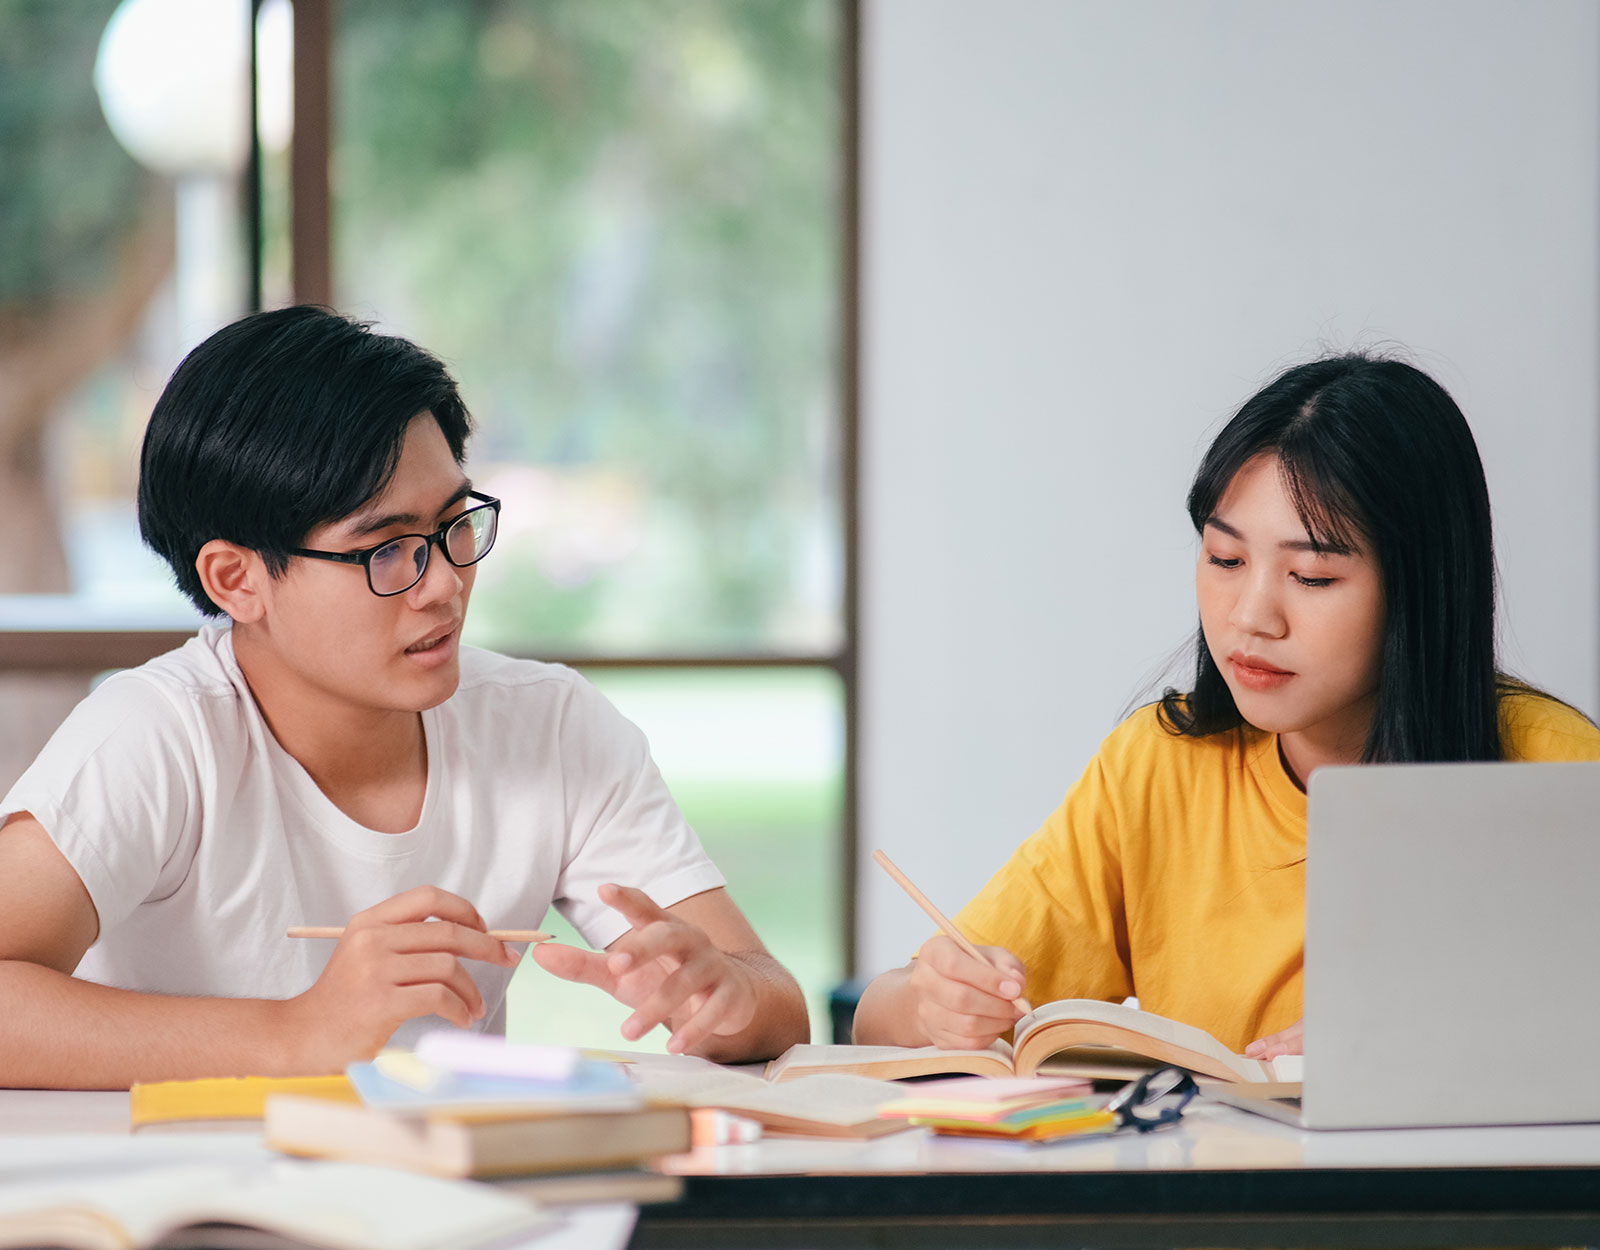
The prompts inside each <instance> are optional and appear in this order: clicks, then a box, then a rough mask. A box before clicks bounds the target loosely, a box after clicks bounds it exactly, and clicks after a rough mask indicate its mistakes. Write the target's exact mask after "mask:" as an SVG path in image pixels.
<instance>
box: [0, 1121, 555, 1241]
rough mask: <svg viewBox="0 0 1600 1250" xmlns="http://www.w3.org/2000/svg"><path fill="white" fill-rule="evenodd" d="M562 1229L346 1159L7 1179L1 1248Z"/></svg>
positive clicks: (483, 1194)
mask: <svg viewBox="0 0 1600 1250" xmlns="http://www.w3.org/2000/svg"><path fill="white" fill-rule="evenodd" d="M330 1105H331V1104H330ZM554 1222H555V1221H554V1220H553V1219H552V1217H551V1216H550V1215H548V1214H545V1213H542V1212H540V1211H539V1210H538V1209H537V1208H535V1207H533V1206H531V1205H530V1204H529V1203H528V1202H527V1201H526V1200H524V1199H521V1198H516V1197H512V1196H511V1195H508V1194H502V1193H497V1192H496V1191H495V1190H493V1189H491V1188H490V1187H488V1186H486V1185H477V1184H473V1183H471V1182H467V1181H443V1180H437V1179H435V1178H433V1177H427V1176H411V1175H407V1174H406V1173H404V1172H394V1171H390V1170H389V1169H387V1168H371V1167H358V1166H356V1165H353V1164H341V1163H297V1162H289V1161H279V1162H270V1163H255V1164H244V1165H241V1164H236V1163H229V1164H190V1165H181V1166H176V1167H156V1168H139V1169H135V1170H133V1171H128V1172H120V1173H116V1174H110V1175H98V1176H97V1175H93V1174H87V1175H79V1176H73V1177H70V1178H68V1177H59V1178H57V1177H52V1178H48V1179H44V1178H41V1177H39V1176H38V1175H31V1176H29V1177H27V1179H26V1180H25V1181H21V1182H17V1183H0V1248H4V1250H11V1248H12V1247H22V1246H65V1247H69V1248H70V1250H153V1248H155V1247H168V1246H172V1247H176V1246H213V1247H215V1246H224V1245H232V1244H237V1243H238V1242H240V1241H241V1240H247V1241H248V1242H249V1244H252V1245H256V1246H263V1245H271V1244H274V1243H276V1244H280V1245H285V1246H290V1245H292V1246H297V1247H301V1248H302V1250H303V1248H304V1247H308V1246H314V1247H321V1248H323V1250H469V1248H471V1247H476V1246H483V1245H486V1244H490V1243H496V1244H499V1243H503V1242H504V1241H505V1239H507V1238H517V1239H522V1240H526V1239H529V1238H531V1237H532V1236H533V1235H534V1234H535V1233H537V1232H538V1231H539V1230H541V1229H544V1228H546V1227H549V1226H550V1225H551V1224H553V1223H554ZM240 1230H249V1231H248V1234H247V1236H245V1237H241V1235H240Z"/></svg>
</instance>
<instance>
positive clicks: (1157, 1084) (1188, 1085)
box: [1105, 1066, 1200, 1133]
mask: <svg viewBox="0 0 1600 1250" xmlns="http://www.w3.org/2000/svg"><path fill="white" fill-rule="evenodd" d="M1158 1078H1160V1080H1159V1081H1158ZM1152 1087H1154V1088H1152ZM1199 1090H1200V1087H1199V1086H1198V1085H1197V1084H1195V1079H1194V1076H1193V1075H1192V1074H1190V1073H1189V1072H1187V1071H1185V1070H1184V1069H1183V1068H1178V1067H1172V1066H1168V1067H1165V1068H1157V1069H1155V1071H1153V1072H1146V1073H1145V1074H1144V1075H1143V1076H1141V1077H1140V1078H1139V1079H1138V1080H1137V1081H1134V1082H1132V1083H1131V1084H1128V1085H1124V1086H1123V1087H1122V1088H1121V1089H1119V1090H1118V1091H1117V1092H1116V1093H1115V1094H1114V1095H1112V1097H1111V1101H1110V1102H1108V1103H1106V1108H1105V1109H1106V1110H1107V1111H1110V1112H1112V1113H1113V1114H1114V1115H1115V1116H1116V1117H1117V1127H1118V1128H1131V1129H1133V1130H1134V1131H1135V1132H1138V1133H1148V1132H1151V1131H1152V1130H1154V1129H1158V1128H1164V1127H1165V1126H1166V1125H1168V1124H1175V1123H1177V1121H1178V1119H1179V1117H1180V1116H1182V1115H1183V1110H1184V1108H1185V1107H1187V1106H1188V1105H1189V1103H1190V1102H1192V1101H1193V1100H1194V1096H1195V1094H1197V1093H1198V1092H1199ZM1174 1096H1175V1097H1176V1098H1177V1099H1178V1101H1177V1103H1176V1104H1175V1105H1173V1106H1171V1107H1165V1108H1163V1109H1162V1110H1161V1111H1158V1112H1157V1113H1156V1114H1155V1115H1154V1116H1153V1117H1152V1118H1150V1119H1144V1118H1143V1117H1141V1116H1140V1115H1138V1114H1137V1113H1138V1111H1139V1109H1140V1108H1142V1107H1144V1106H1145V1105H1146V1103H1151V1102H1158V1101H1159V1100H1161V1099H1163V1098H1169V1097H1174Z"/></svg>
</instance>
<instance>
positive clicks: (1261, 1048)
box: [1244, 1020, 1306, 1059]
mask: <svg viewBox="0 0 1600 1250" xmlns="http://www.w3.org/2000/svg"><path fill="white" fill-rule="evenodd" d="M1305 1039H1306V1022H1305V1021H1304V1020H1296V1021H1295V1022H1294V1023H1293V1024H1291V1025H1290V1026H1289V1027H1288V1028H1286V1029H1284V1030H1283V1031H1281V1032H1279V1033H1272V1034H1269V1035H1268V1036H1266V1037H1263V1038H1262V1039H1261V1040H1260V1041H1257V1042H1251V1043H1250V1044H1249V1045H1248V1046H1246V1047H1245V1048H1244V1053H1245V1057H1246V1058H1247V1059H1276V1058H1277V1057H1278V1056H1279V1055H1303V1054H1305V1053H1306V1040H1305Z"/></svg>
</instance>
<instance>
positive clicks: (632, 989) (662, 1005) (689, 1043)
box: [533, 885, 761, 1054]
mask: <svg viewBox="0 0 1600 1250" xmlns="http://www.w3.org/2000/svg"><path fill="white" fill-rule="evenodd" d="M600 901H601V902H602V903H604V904H606V906H608V907H611V908H614V909H615V910H616V911H618V912H620V913H621V914H622V916H623V918H624V919H626V920H627V922H628V923H629V924H630V925H631V926H632V928H631V930H630V931H629V932H627V933H625V934H623V935H622V937H620V938H618V939H617V940H616V941H615V942H613V943H612V944H611V945H610V946H609V947H608V948H607V949H606V951H605V952H604V953H601V952H599V951H584V950H579V949H578V948H577V947H574V946H563V945H561V944H559V943H555V942H545V943H541V944H540V945H539V946H536V947H534V949H533V958H534V960H535V961H536V962H537V963H538V965H539V966H540V967H541V968H543V969H544V970H545V971H546V972H549V973H551V974H553V975H554V976H558V977H561V978H562V979H563V980H566V981H578V982H581V983H582V984H584V985H593V986H595V987H597V988H599V989H602V990H604V991H605V992H606V993H607V994H610V995H611V996H612V997H613V998H615V999H616V1000H617V1001H618V1002H620V1003H622V1004H624V1005H625V1006H628V1007H632V1008H633V1009H634V1010H633V1014H632V1015H631V1016H629V1017H628V1018H627V1019H626V1020H624V1021H623V1022H622V1036H623V1037H625V1038H627V1039H628V1040H629V1041H630V1042H633V1041H638V1040H639V1039H640V1038H641V1037H643V1036H644V1035H645V1034H646V1033H648V1032H649V1031H650V1030H651V1029H653V1028H655V1026H656V1025H658V1024H665V1025H666V1026H667V1027H668V1029H669V1030H671V1033H672V1036H671V1037H670V1038H669V1039H668V1041H667V1050H668V1051H670V1052H671V1053H673V1054H683V1053H686V1052H688V1051H691V1050H693V1049H694V1048H695V1047H697V1046H699V1045H700V1044H701V1043H702V1042H704V1041H705V1040H706V1039H707V1038H709V1037H711V1036H713V1035H716V1036H727V1035H731V1034H735V1033H742V1032H743V1031H744V1030H745V1029H747V1028H748V1027H749V1026H750V1024H751V1023H752V1021H753V1020H754V1018H755V1014H756V1007H757V1004H758V1002H759V1001H760V997H761V983H760V979H759V978H758V977H757V975H756V973H755V972H754V971H753V970H752V969H751V967H750V966H749V965H748V964H746V963H745V962H743V961H742V960H740V959H739V958H737V957H736V956H735V955H733V954H730V953H729V952H727V951H724V950H720V949H719V948H718V947H717V946H716V945H715V944H714V943H713V942H712V941H711V939H710V938H709V937H708V936H707V935H706V933H705V931H704V930H703V929H701V928H700V927H699V926H698V925H693V924H690V923H689V922H688V921H686V920H683V919H681V918H680V917H678V916H675V915H673V914H672V913H671V912H670V911H667V910H665V909H664V908H661V907H657V906H656V905H655V903H653V902H651V901H650V896H649V895H647V894H646V893H645V892H644V891H643V890H635V889H631V888H629V887H627V886H620V885H603V886H601V887H600Z"/></svg>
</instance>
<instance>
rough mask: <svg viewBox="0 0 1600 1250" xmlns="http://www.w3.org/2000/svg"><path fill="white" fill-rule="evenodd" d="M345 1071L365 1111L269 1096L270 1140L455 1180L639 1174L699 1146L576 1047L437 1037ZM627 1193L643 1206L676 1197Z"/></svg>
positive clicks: (610, 1066)
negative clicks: (603, 1172) (637, 1171)
mask: <svg viewBox="0 0 1600 1250" xmlns="http://www.w3.org/2000/svg"><path fill="white" fill-rule="evenodd" d="M346 1075H347V1076H348V1077H349V1080H350V1084H351V1085H352V1086H353V1087H354V1089H355V1091H356V1093H357V1094H358V1095H359V1096H360V1099H361V1101H360V1103H359V1104H352V1103H348V1102H340V1101H335V1100H332V1099H326V1098H315V1097H305V1096H299V1095H294V1094H279V1095H274V1096H272V1097H269V1098H268V1099H267V1100H266V1115H265V1121H264V1127H265V1133H266V1140H267V1144H268V1145H269V1146H271V1147H272V1148H274V1149H276V1150H280V1151H283V1152H284V1153H286V1154H292V1155H300V1156H305V1157H310V1158H332V1159H343V1160H348V1161H353V1162H359V1163H376V1164H384V1165H387V1166H390V1167H400V1168H408V1169H411V1170H413V1171H418V1172H427V1173H432V1174H434V1175H438V1176H452V1177H506V1176H518V1175H523V1176H525V1175H529V1174H534V1173H555V1172H560V1173H568V1174H570V1173H574V1172H578V1171H590V1172H592V1171H594V1170H596V1169H622V1168H638V1167H639V1166H640V1165H642V1164H645V1163H648V1162H649V1161H651V1160H653V1159H656V1158H659V1157H660V1156H663V1155H668V1154H676V1153H678V1152H680V1151H684V1150H687V1149H689V1145H690V1126H689V1113H688V1111H687V1110H686V1109H685V1108H684V1107H682V1106H668V1105H661V1104H659V1103H654V1102H650V1101H647V1100H646V1099H645V1097H644V1096H643V1094H642V1093H641V1092H640V1090H639V1088H638V1087H637V1086H636V1085H635V1084H634V1083H633V1082H632V1081H631V1080H629V1079H628V1076H627V1074H626V1073H624V1072H623V1071H622V1069H621V1068H620V1067H619V1066H618V1065H617V1064H615V1063H610V1062H606V1061H602V1060H597V1059H592V1058H586V1057H584V1056H583V1055H582V1054H581V1052H579V1051H578V1050H577V1049H575V1048H569V1047H550V1046H529V1045H522V1044H518V1043H513V1042H507V1041H505V1040H504V1039H502V1038H496V1037H485V1036H481V1035H474V1034H460V1033H438V1034H429V1035H426V1036H424V1037H423V1038H421V1039H420V1040H419V1042H418V1045H417V1049H416V1050H415V1051H414V1052H412V1051H397V1052H392V1053H386V1054H383V1055H379V1056H378V1058H377V1059H375V1060H373V1061H372V1062H371V1063H358V1064H352V1065H350V1067H349V1068H348V1069H346ZM658 1179H659V1180H660V1181H662V1182H666V1181H668V1180H669V1179H670V1178H666V1177H661V1178H658ZM666 1187H667V1186H658V1188H663V1189H664V1188H666ZM605 1188H606V1187H605V1186H601V1189H602V1190H603V1189H605ZM648 1188H649V1187H648V1186H645V1189H648ZM587 1191H588V1192H594V1186H593V1185H592V1184H591V1185H589V1186H588V1187H587ZM623 1191H624V1192H626V1193H627V1195H628V1196H631V1197H633V1199H634V1200H635V1201H658V1200H661V1199H663V1198H665V1197H669V1196H671V1195H668V1194H666V1193H664V1192H663V1193H661V1194H656V1193H653V1192H652V1193H648V1194H646V1193H644V1192H643V1191H639V1190H632V1189H629V1188H628V1187H626V1186H624V1187H623ZM575 1192H580V1193H581V1192H585V1187H584V1186H582V1185H579V1186H578V1187H577V1190H576V1191H575ZM538 1196H540V1197H542V1198H544V1199H545V1200H546V1201H556V1200H559V1199H556V1198H554V1197H553V1196H552V1195H551V1194H549V1193H544V1192H540V1193H539V1194H538Z"/></svg>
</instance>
